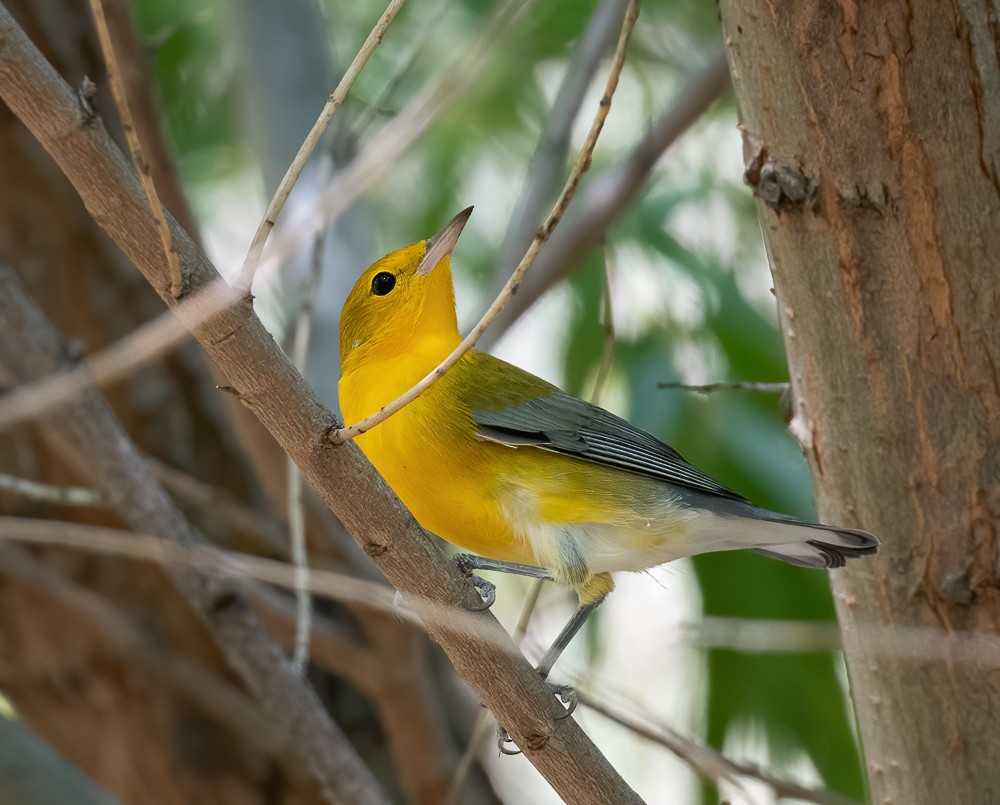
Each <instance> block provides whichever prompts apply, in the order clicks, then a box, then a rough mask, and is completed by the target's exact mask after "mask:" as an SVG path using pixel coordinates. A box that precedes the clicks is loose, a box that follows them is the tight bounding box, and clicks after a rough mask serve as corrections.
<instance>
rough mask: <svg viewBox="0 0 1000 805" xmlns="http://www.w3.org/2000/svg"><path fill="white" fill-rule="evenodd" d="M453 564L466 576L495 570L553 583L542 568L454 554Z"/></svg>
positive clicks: (468, 554) (473, 555) (483, 557)
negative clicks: (478, 571)
mask: <svg viewBox="0 0 1000 805" xmlns="http://www.w3.org/2000/svg"><path fill="white" fill-rule="evenodd" d="M455 564H456V565H458V569H459V570H461V571H462V573H464V574H465V575H466V576H471V575H472V573H473V571H476V570H495V571H496V572H498V573H512V574H514V575H515V576H528V577H529V578H532V579H545V580H546V581H554V579H553V578H552V576H551V574H550V573H549V572H548V571H547V570H546V569H545V568H542V567H535V566H534V565H519V564H517V563H516V562H501V561H500V560H499V559H488V558H487V557H485V556H476V555H475V554H473V553H457V554H455Z"/></svg>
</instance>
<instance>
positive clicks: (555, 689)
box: [545, 679, 580, 718]
mask: <svg viewBox="0 0 1000 805" xmlns="http://www.w3.org/2000/svg"><path fill="white" fill-rule="evenodd" d="M545 687H547V688H548V689H549V690H550V691H551V692H552V694H553V695H554V696H555V697H556V698H557V699H559V701H560V702H562V704H563V705H564V706H565V708H566V712H565V714H563V715H562V716H560V718H566V716H571V715H573V711H574V710H576V706H577V705H578V704H579V703H580V701H579V699H578V698H577V695H576V691H575V690H574V689H573V688H571V687H570V686H569V685H559V684H557V683H555V682H550V681H549V680H547V679H546V680H545Z"/></svg>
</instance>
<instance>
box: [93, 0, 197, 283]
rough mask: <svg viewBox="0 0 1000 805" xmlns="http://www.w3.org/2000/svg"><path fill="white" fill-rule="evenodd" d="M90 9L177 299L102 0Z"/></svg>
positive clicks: (168, 247)
mask: <svg viewBox="0 0 1000 805" xmlns="http://www.w3.org/2000/svg"><path fill="white" fill-rule="evenodd" d="M90 10H91V12H92V13H93V15H94V23H95V24H96V27H97V37H98V39H99V40H100V42H101V50H102V51H104V61H105V64H106V65H107V68H108V79H109V81H110V83H111V93H112V94H113V95H114V97H115V106H117V107H118V116H119V118H120V119H121V122H122V129H124V131H125V141H126V142H127V143H128V149H129V151H130V152H131V154H132V162H133V163H135V167H136V170H137V171H138V172H139V178H140V179H141V180H142V189H143V190H144V191H145V193H146V201H147V203H148V204H149V209H150V212H152V213H153V218H155V219H156V228H157V230H158V231H159V233H160V243H161V245H162V246H163V253H164V255H166V258H167V268H168V269H169V272H170V293H171V294H172V295H173V297H174V298H175V299H180V297H181V296H183V295H184V287H183V285H182V283H181V266H180V263H178V262H177V254H176V252H175V251H174V245H173V241H172V240H171V238H170V227H169V226H168V225H167V218H166V213H165V211H164V209H163V205H162V204H161V203H160V197H159V195H158V194H157V192H156V183H155V182H154V181H153V172H152V170H151V169H150V166H149V161H148V160H147V159H146V155H145V153H144V152H143V147H142V142H141V141H140V139H139V132H138V130H137V129H136V126H135V121H134V120H133V119H132V111H131V109H130V108H129V99H128V95H127V93H126V90H125V81H124V79H123V78H122V74H121V67H119V65H118V57H117V56H116V55H115V43H114V42H112V41H111V32H110V31H109V30H108V21H107V19H106V18H105V15H104V0H90Z"/></svg>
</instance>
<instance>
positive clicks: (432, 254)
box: [417, 207, 472, 275]
mask: <svg viewBox="0 0 1000 805" xmlns="http://www.w3.org/2000/svg"><path fill="white" fill-rule="evenodd" d="M470 215H472V207H466V208H465V209H464V210H462V211H461V212H460V213H459V214H458V215H456V216H455V217H454V218H452V219H451V220H450V221H449V222H448V224H447V225H446V226H445V228H444V229H442V230H441V231H440V232H438V233H437V234H436V235H435V236H434V237H432V238H427V253H426V254H425V255H424V259H423V260H421V261H420V265H419V266H417V274H418V275H423V274H430V273H431V271H433V270H434V269H435V267H436V266H437V264H438V263H440V262H441V260H443V259H444V258H445V256H447V255H449V254H451V253H452V251H453V250H454V248H455V245H456V244H457V243H458V238H459V236H460V235H461V234H462V230H463V229H465V225H466V224H467V223H468V222H469V216H470Z"/></svg>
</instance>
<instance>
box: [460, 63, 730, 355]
mask: <svg viewBox="0 0 1000 805" xmlns="http://www.w3.org/2000/svg"><path fill="white" fill-rule="evenodd" d="M728 86H729V72H728V69H727V68H726V58H725V54H722V53H720V54H718V55H717V56H715V57H713V58H712V60H711V62H710V63H709V64H708V66H707V67H705V68H704V69H703V70H702V71H701V72H700V73H698V74H697V75H696V76H695V77H694V78H692V79H691V82H690V83H689V84H688V86H687V87H686V88H685V90H684V92H682V93H681V95H680V96H679V97H678V98H677V100H675V101H674V103H673V104H671V106H670V107H669V108H667V110H666V111H664V113H663V114H662V115H660V117H659V118H657V119H656V120H655V121H653V124H652V125H651V126H650V128H649V131H647V132H646V133H645V134H644V135H643V137H642V139H640V140H639V142H637V143H636V144H635V145H634V146H633V147H632V150H631V151H630V152H629V154H628V156H627V157H625V159H623V160H622V161H621V162H619V163H618V164H617V165H615V166H614V167H612V168H610V169H609V170H607V171H605V172H604V173H602V174H601V175H600V176H597V177H596V178H594V179H593V180H592V181H591V182H590V184H589V185H588V186H587V189H586V190H585V191H584V192H583V193H582V194H581V196H580V200H579V202H578V203H577V204H576V205H575V208H574V210H575V212H571V214H570V216H569V217H568V218H567V221H566V225H565V226H563V227H561V228H560V229H559V231H558V232H557V233H556V234H555V235H554V236H553V238H552V240H551V241H550V242H549V244H548V245H547V246H546V247H545V250H544V251H543V252H542V254H541V255H539V258H538V262H537V263H536V265H535V268H534V270H533V271H532V273H531V274H530V275H529V276H528V277H527V278H526V279H525V282H524V283H523V284H522V286H521V288H520V291H519V293H518V294H517V296H516V297H514V299H513V301H511V303H510V304H509V305H507V307H506V309H505V310H504V311H503V312H502V313H501V314H500V315H498V316H497V318H496V320H495V321H494V322H493V326H492V327H491V328H490V329H489V331H488V332H487V333H486V334H485V336H484V337H483V338H482V340H481V341H480V344H479V346H480V348H481V349H489V348H490V347H491V346H493V345H494V344H495V343H496V342H497V341H499V340H500V337H501V336H502V335H503V334H504V333H505V332H506V331H507V329H508V328H509V327H510V326H511V324H513V323H514V322H515V321H517V319H518V317H519V316H520V315H521V314H522V313H524V312H525V311H526V310H527V309H528V308H530V307H531V306H532V305H533V304H534V303H535V302H536V301H538V299H539V297H541V296H542V294H544V293H545V292H546V291H548V290H549V289H550V288H551V287H552V286H554V285H555V284H556V283H558V282H559V281H560V280H563V279H565V278H566V277H568V276H570V275H571V274H572V273H573V271H574V270H576V268H577V267H578V266H579V265H580V264H581V263H582V262H583V258H584V257H585V256H586V255H587V254H588V253H589V252H590V251H591V250H593V249H595V248H597V247H598V246H599V245H600V244H601V241H602V240H603V238H604V236H605V234H606V233H607V231H608V227H609V226H611V224H612V222H613V221H614V220H615V218H617V217H618V215H620V214H621V212H622V211H623V210H624V209H625V208H626V207H627V206H628V205H629V204H630V203H631V202H632V201H633V200H634V199H635V197H636V194H637V193H638V192H639V190H640V188H641V187H642V185H643V183H644V182H645V181H646V179H647V177H648V176H649V172H650V171H651V170H652V169H653V167H654V166H655V165H656V162H657V161H658V160H659V158H660V156H662V154H663V152H664V151H665V150H666V149H667V148H668V147H669V146H670V145H671V144H672V143H674V142H675V141H676V140H677V138H678V137H680V136H681V135H682V134H683V133H684V132H685V131H687V130H688V129H689V128H690V127H691V126H692V125H693V124H694V122H695V121H697V120H698V118H699V117H701V116H702V114H704V112H705V110H707V109H708V107H709V106H711V105H712V104H713V103H714V102H715V101H716V100H717V99H718V98H719V96H721V95H722V93H723V92H724V91H725V89H726V87H728Z"/></svg>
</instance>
